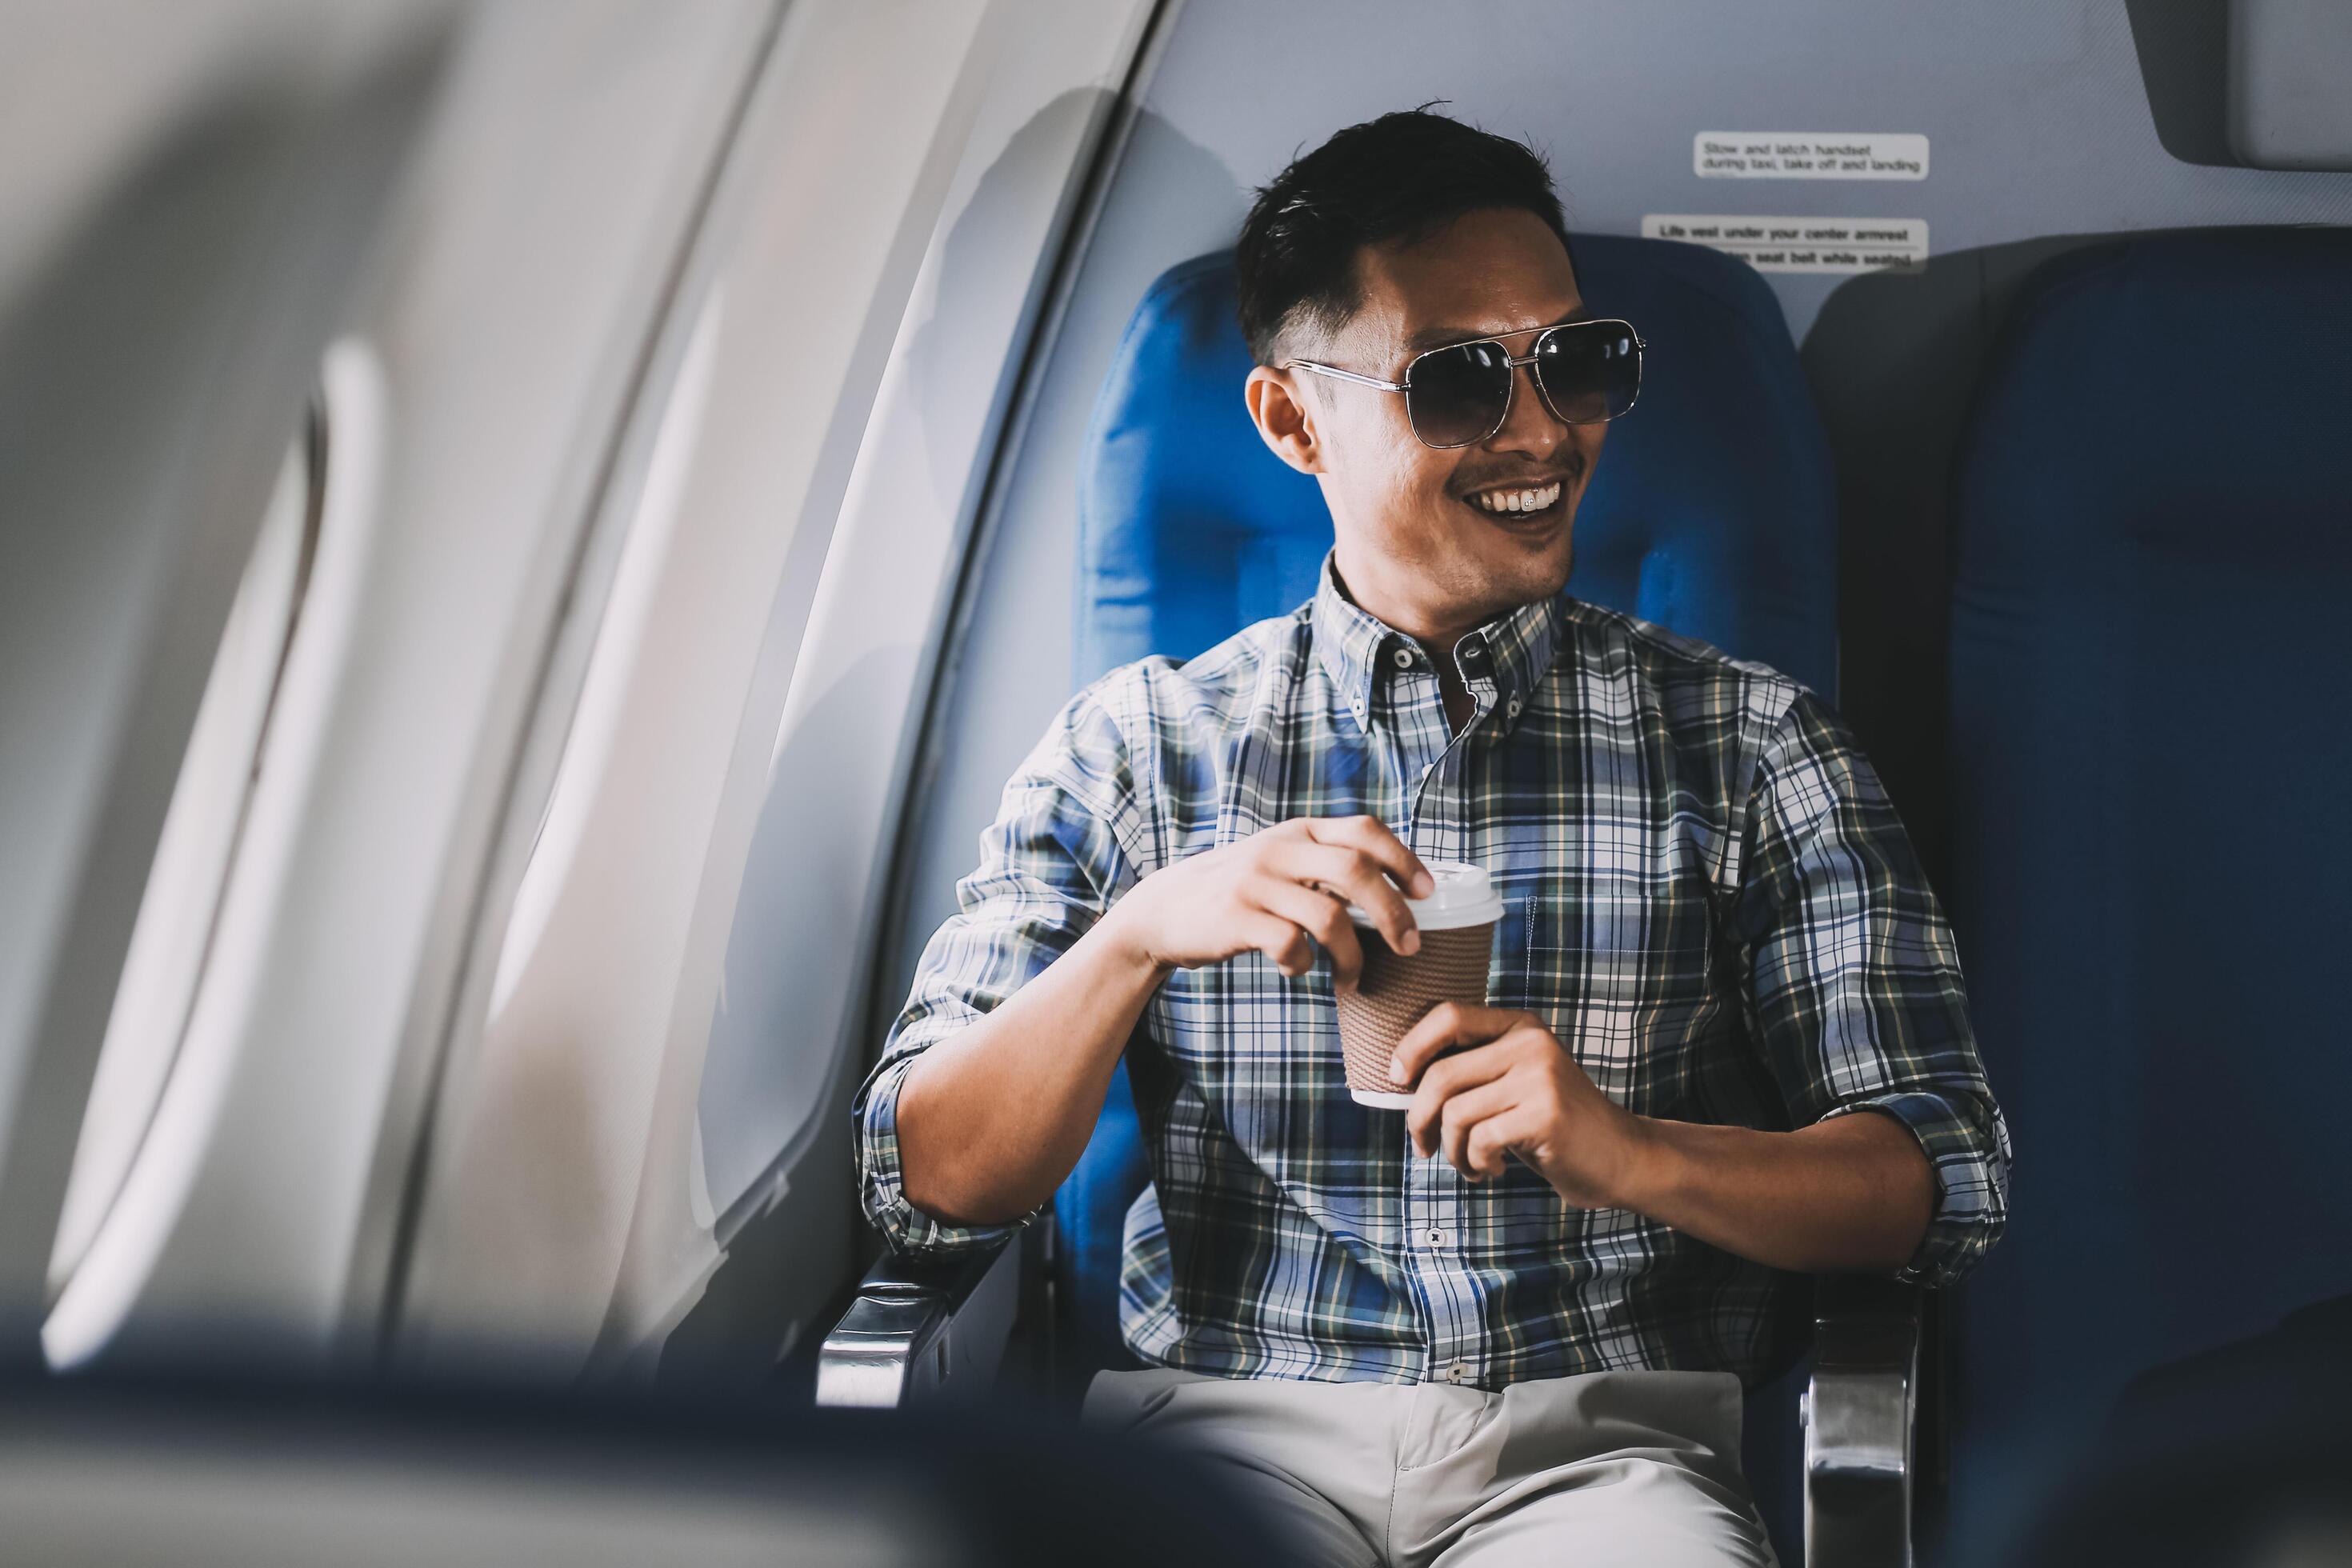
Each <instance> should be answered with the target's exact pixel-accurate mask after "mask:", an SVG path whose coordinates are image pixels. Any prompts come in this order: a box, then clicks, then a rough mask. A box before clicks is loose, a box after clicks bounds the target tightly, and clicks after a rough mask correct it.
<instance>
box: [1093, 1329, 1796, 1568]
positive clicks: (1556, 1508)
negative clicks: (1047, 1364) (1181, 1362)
mask: <svg viewBox="0 0 2352 1568" xmlns="http://www.w3.org/2000/svg"><path fill="white" fill-rule="evenodd" d="M1084 1418H1085V1420H1087V1422H1089V1423H1097V1424H1100V1425H1102V1426H1106V1427H1109V1428H1112V1429H1116V1430H1120V1431H1129V1432H1136V1433H1140V1434H1142V1435H1144V1436H1148V1437H1150V1438H1152V1439H1155V1440H1158V1441H1160V1442H1165V1443H1168V1444H1171V1445H1174V1446H1178V1447H1184V1448H1187V1449H1190V1450H1192V1451H1193V1452H1194V1453H1196V1454H1198V1455H1200V1456H1202V1458H1205V1459H1207V1460H1208V1461H1209V1462H1210V1463H1211V1464H1212V1465H1213V1467H1214V1468H1216V1469H1217V1470H1219V1471H1220V1472H1222V1473H1223V1474H1224V1475H1225V1476H1226V1477H1227V1478H1228V1479H1230V1480H1231V1481H1232V1483H1233V1484H1234V1487H1235V1488H1236V1489H1238V1490H1240V1491H1241V1492H1243V1493H1244V1495H1246V1496H1248V1497H1250V1498H1252V1499H1253V1500H1255V1501H1257V1502H1258V1503H1259V1504H1261V1505H1262V1507H1263V1508H1264V1510H1265V1512H1266V1514H1267V1515H1268V1516H1269V1518H1270V1519H1271V1520H1272V1521H1275V1522H1276V1525H1277V1526H1278V1527H1280V1528H1283V1529H1286V1531H1288V1533H1289V1534H1290V1536H1291V1537H1292V1540H1291V1542H1288V1543H1286V1552H1285V1553H1284V1554H1283V1556H1282V1560H1285V1561H1291V1562H1297V1563H1318V1564H1322V1563H1330V1564H1339V1563H1346V1564H1349V1565H1351V1568H1357V1565H1361V1568H1370V1565H1374V1564H1378V1565H1380V1568H1392V1565H1393V1568H1424V1565H1430V1568H1474V1565H1475V1568H1517V1565H1518V1564H1522V1563H1559V1564H1564V1565H1572V1568H1685V1565H1687V1568H1698V1565H1699V1564H1702V1563H1704V1564H1708V1565H1710V1568H1712V1565H1714V1564H1719V1563H1747V1564H1763V1565H1767V1568H1771V1565H1773V1564H1774V1558H1773V1555H1772V1548H1771V1544H1770V1542H1769V1541H1767V1540H1766V1538H1765V1534H1764V1525H1763V1522H1762V1521H1761V1520H1759V1518H1758V1517H1757V1513H1756V1505H1755V1502H1754V1501H1753V1500H1752V1499H1751V1498H1750V1497H1749V1495H1748V1486H1747V1482H1746V1481H1745V1480H1744V1479H1741V1476H1740V1473H1739V1421H1740V1394H1739V1380H1738V1378H1737V1377H1735V1376H1733V1375H1732V1374H1731V1373H1727V1372H1595V1373H1581V1374H1580V1375H1578V1376H1575V1377H1561V1378H1551V1379H1547V1380H1544V1381H1541V1382H1537V1383H1523V1384H1515V1385H1514V1386H1512V1387H1509V1388H1506V1389H1504V1390H1503V1391H1502V1392H1501V1393H1499V1394H1486V1393H1481V1392H1480V1391H1479V1390H1477V1389H1475V1388H1462V1387H1457V1386H1454V1385H1453V1384H1442V1383H1423V1384H1388V1383H1303V1382H1297V1381H1294V1380H1288V1379H1280V1378H1238V1379H1237V1378H1218V1377H1207V1376H1203V1375H1202V1374H1201V1373H1191V1372H1171V1371H1168V1370H1165V1369H1162V1368H1150V1369H1147V1370H1145V1371H1141V1372H1106V1373H1101V1374H1099V1375H1098V1376H1097V1377H1096V1378H1095V1380H1094V1383H1093V1384H1092V1385H1091V1386H1089V1387H1088V1389H1087V1401H1086V1409H1085V1415H1084Z"/></svg>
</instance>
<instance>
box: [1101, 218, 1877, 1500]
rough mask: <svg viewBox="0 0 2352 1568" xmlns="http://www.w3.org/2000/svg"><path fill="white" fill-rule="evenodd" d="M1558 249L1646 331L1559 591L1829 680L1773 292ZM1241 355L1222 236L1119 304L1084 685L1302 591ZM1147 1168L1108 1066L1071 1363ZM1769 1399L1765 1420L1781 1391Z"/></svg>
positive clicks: (1303, 551) (1188, 650)
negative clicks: (1571, 572)
mask: <svg viewBox="0 0 2352 1568" xmlns="http://www.w3.org/2000/svg"><path fill="white" fill-rule="evenodd" d="M1576 247H1577V260H1578V263H1579V265H1580V269H1581V270H1580V283H1581V286H1582V289H1583V291H1584V296H1585V299H1586V300H1587V302H1588V303H1589V304H1590V305H1591V307H1592V308H1593V309H1594V310H1599V311H1602V312H1605V313H1608V314H1612V315H1620V316H1622V317H1624V318H1625V319H1626V320H1628V321H1632V322H1633V324H1634V325H1635V327H1636V328H1637V329H1638V330H1639V331H1641V333H1642V335H1643V338H1644V339H1646V340H1647V342H1648V343H1649V349H1648V352H1647V355H1646V359H1645V363H1644V380H1643V390H1642V395H1641V401H1640V403H1639V405H1637V406H1636V407H1635V408H1634V410H1633V413H1632V414H1631V415H1629V416H1626V417H1625V418H1624V419H1622V420H1621V421H1619V422H1618V423H1617V424H1615V425H1614V426H1612V427H1611V430H1610V433H1609V437H1608V442H1607V445H1606V446H1605V447H1603V449H1602V452H1601V462H1600V466H1599V468H1598V469H1597V470H1596V471H1595V473H1594V476H1593V479H1592V484H1591V489H1590V491H1589V492H1588V493H1587V495H1586V497H1585V499H1584V500H1583V502H1582V503H1581V505H1580V507H1579V509H1578V511H1577V518H1576V566H1575V576H1574V578H1573V580H1572V581H1571V582H1570V584H1569V591H1570V593H1571V594H1573V595H1577V596H1579V597H1580V598H1584V599H1587V600H1591V601H1592V602H1594V603H1598V604H1602V605H1610V606H1612V607H1614V608H1618V609H1622V610H1626V611H1630V612H1632V613H1633V614H1635V615H1638V616H1643V617H1644V618H1647V619H1650V620H1654V621H1657V622H1659V623H1661V624H1663V625H1665V626H1671V627H1673V628H1674V629H1675V630H1676V631H1680V632H1685V633H1687V634H1689V635H1692V636H1695V637H1704V638H1706V640H1708V641H1710V642H1713V643H1715V644H1717V646H1719V647H1724V648H1726V649H1728V650H1729V651H1731V652H1733V653H1735V654H1738V655H1740V656H1742V657H1745V658H1757V659H1762V660H1764V661H1765V662H1767V663H1769V664H1771V665H1773V666H1775V667H1777V668H1780V669H1781V670H1783V671H1785V672H1787V673H1789V674H1790V675H1793V676H1795V677H1796V678H1797V679H1801V680H1802V681H1804V682H1805V683H1807V684H1808V685H1810V686H1811V687H1813V688H1814V689H1817V690H1820V691H1821V692H1822V693H1823V694H1825V695H1832V696H1833V695H1834V693H1835V682H1836V669H1837V640H1836V624H1837V622H1836V591H1837V583H1836V541H1835V500H1834V485H1833V479H1832V473H1831V468H1830V458H1829V449H1828V445H1827V442H1826V440H1825V439H1824V437H1823V436H1822V429H1821V426H1820V421H1819V417H1818V416H1817V415H1816V413H1815V411H1814V406H1813V402H1812V395H1811V389H1810V388H1809V387H1808V385H1807V384H1806V382H1805V378H1804V374H1803V372H1802V370H1801V368H1800V366H1799V364H1798V361H1797V353H1796V348H1795V345H1794V344H1793V343H1792V342H1791V341H1790V337H1789V331H1788V327H1787V324H1786V321H1785V320H1784V318H1783V317H1782V315H1781V312H1780V306H1779V304H1778V302H1777V301H1776V300H1774V298H1773V296H1772V293H1771V290H1770V289H1769V288H1768V287H1767V286H1766V285H1765V283H1764V282H1763V280H1762V279H1760V278H1759V277H1758V276H1757V274H1756V273H1755V272H1753V271H1752V270H1750V269H1749V268H1748V267H1747V266H1746V265H1745V264H1743V263H1740V262H1736V261H1733V260H1730V259H1729V258H1725V257H1723V256H1720V255H1717V253H1715V252H1713V251H1710V250H1706V249H1703V248H1700V247H1694V246H1683V245H1674V244H1669V243H1666V242H1664V241H1657V240H1643V239H1627V238H1622V237H1607V236H1580V237H1578V239H1577V241H1576ZM1251 363H1252V361H1251V357H1250V353H1249V351H1248V349H1247V347H1246V346H1245V345H1244V342H1243V341H1242V336H1241V331H1240V329H1239V327H1238V326H1237V325H1236V324H1235V321H1234V280H1233V268H1232V258H1231V256H1230V254H1228V253H1220V254H1217V255H1213V256H1206V257H1202V258H1198V259H1196V260H1193V261H1189V262H1186V263H1184V264H1182V265H1181V266H1179V267H1175V268H1171V269H1170V270H1169V271H1168V272H1167V273H1165V274H1164V275H1162V276H1161V277H1160V279H1159V280H1158V281H1157V282H1155V283H1154V284H1153V285H1152V286H1151V288H1150V290H1149V291H1148V292H1147V293H1146V294H1145V296H1144V298H1143V301H1142V303H1141V304H1140V305H1139V306H1138V307H1137V309H1136V312H1135V316H1134V318H1133V320H1132V321H1130V322H1129V326H1128V329H1127V333H1126V336H1125V337H1124V339H1123V340H1122V341H1121V342H1120V344H1119V347H1118V353H1117V355H1116V357H1115V358H1114V359H1113V361H1112V363H1111V367H1110V373H1109V375H1108V379H1107V381H1106V383H1105V384H1104V387H1103V390H1102V394H1101V397H1100V399H1099V401H1098V402H1097V405H1096V408H1095V416H1094V425H1093V429H1092V431H1091V433H1090V436H1089V438H1088V440H1087V447H1086V450H1085V453H1084V456H1083V459H1082V463H1083V467H1082V470H1081V473H1080V476H1079V513H1078V516H1079V541H1078V570H1077V583H1076V650H1077V651H1076V658H1077V670H1076V675H1077V678H1078V679H1080V680H1081V681H1084V680H1087V679H1093V678H1094V677H1095V676H1097V675H1099V674H1101V673H1102V672H1103V671H1105V670H1107V669H1109V668H1113V667H1115V666H1117V665H1119V664H1122V663H1125V662H1127V661H1129V660H1131V659H1136V658H1143V657H1145V656H1147V655H1150V654H1167V655H1169V656H1171V657H1172V658H1190V657H1192V655H1194V654H1197V653H1200V652H1202V650H1204V649H1206V648H1208V647H1211V646H1213V644H1215V643H1217V642H1220V641H1222V640H1223V639H1224V638H1225V637H1229V636H1231V635H1232V634H1233V633H1234V632H1235V631H1238V630H1240V629H1241V628H1242V627H1243V626H1246V625H1248V624H1249V623H1251V622H1253V621H1256V620H1262V619H1264V618H1265V617H1266V616H1277V615H1282V614H1284V613H1286V612H1287V611H1289V610H1291V609H1293V608H1295V607H1296V606H1297V605H1299V604H1301V603H1303V602H1305V601H1306V600H1307V599H1308V598H1310V597H1311V596H1312V595H1313V594H1314V591H1315V584H1316V572H1317V569H1318V567H1319V566H1320V564H1321V563H1322V559H1323V555H1324V552H1326V551H1327V550H1328V549H1329V548H1330V544H1331V519H1330V514H1329V513H1328V511H1327V510H1325V508H1324V505H1323V500H1322V497H1321V494H1320V492H1319V491H1318V489H1317V487H1316V485H1315V483H1314V481H1313V480H1311V479H1307V478H1304V477H1302V476H1300V475H1298V474H1296V473H1294V472H1292V471H1291V470H1290V469H1289V468H1286V467H1285V466H1284V465H1283V464H1282V462H1281V461H1280V460H1279V459H1277V458H1276V457H1275V456H1274V455H1273V454H1272V453H1271V452H1269V451H1267V450H1266V449H1265V445H1264V444H1263V443H1262V442H1261V441H1260V440H1259V438H1258V436H1257V433H1256V431H1255V428H1254V427H1253V426H1251V424H1250V421H1249V416H1248V414H1247V411H1246V410H1245V408H1244V405H1243V403H1242V384H1243V381H1244V378H1245V377H1246V376H1247V374H1249V370H1250V366H1251ZM1148 1179H1149V1173H1148V1171H1147V1170H1146V1168H1145V1163H1144V1156H1143V1152H1142V1149H1141V1147H1140V1144H1139V1141H1138V1134H1137V1131H1136V1121H1135V1110H1134V1107H1133V1102H1132V1100H1130V1098H1129V1092H1128V1088H1127V1079H1126V1069H1125V1068H1124V1067H1123V1066H1122V1067H1121V1068H1120V1069H1119V1076H1118V1078H1117V1079H1114V1081H1113V1082H1112V1085H1111V1090H1110V1098H1109V1101H1108V1105H1107V1106H1106V1108H1105V1111H1104V1116H1103V1120H1102V1121H1101V1123H1100V1125H1099V1126H1098V1127H1097V1129H1096V1132H1095V1136H1094V1140H1093V1142H1091V1143H1090V1144H1089V1145H1088V1146H1087V1152H1086V1154H1085V1155H1084V1156H1083V1157H1082V1159H1081V1160H1080V1162H1079V1164H1078V1167H1077V1169H1076V1172H1075V1173H1073V1174H1072V1175H1071V1177H1070V1179H1069V1181H1068V1182H1067V1183H1066V1184H1065V1185H1064V1187H1063V1188H1062V1190H1061V1192H1060V1194H1058V1195H1057V1196H1056V1199H1055V1215H1056V1217H1057V1220H1058V1228H1059V1236H1060V1253H1059V1257H1058V1260H1057V1264H1056V1271H1057V1275H1058V1289H1059V1300H1060V1301H1061V1302H1062V1303H1063V1320H1064V1321H1063V1329H1064V1332H1063V1335H1062V1341H1061V1342H1062V1344H1063V1346H1064V1347H1065V1351H1066V1358H1065V1362H1064V1365H1065V1367H1066V1369H1067V1370H1068V1371H1069V1372H1070V1373H1072V1374H1073V1375H1074V1377H1075V1376H1083V1375H1085V1374H1087V1373H1091V1372H1092V1371H1093V1370H1095V1369H1097V1368H1099V1367H1103V1366H1119V1365H1129V1364H1132V1363H1131V1361H1130V1360H1129V1357H1128V1356H1127V1353H1126V1352H1125V1351H1124V1350H1123V1349H1122V1348H1121V1347H1120V1345H1119V1342H1118V1311H1117V1309H1118V1263H1119V1250H1120V1249H1119V1242H1120V1235H1121V1228H1122V1226H1123V1223H1124V1221H1125V1217H1126V1214H1127V1210H1128V1207H1129V1205H1130V1204H1131V1203H1132V1202H1133V1200H1134V1199H1135V1197H1136V1196H1137V1194H1139V1193H1140V1192H1141V1191H1142V1188H1143V1186H1144V1184H1145V1183H1146V1182H1147V1181H1148ZM1770 1398H1771V1399H1772V1400H1774V1401H1776V1402H1777V1403H1776V1404H1775V1405H1774V1409H1775V1412H1776V1415H1775V1421H1776V1423H1777V1424H1778V1425H1781V1426H1785V1424H1786V1420H1787V1412H1788V1411H1789V1410H1791V1409H1793V1396H1792V1395H1789V1394H1787V1393H1786V1391H1785V1390H1783V1391H1776V1393H1775V1394H1773V1395H1771V1396H1770ZM1767 1446H1768V1447H1769V1444H1768V1445H1767ZM1757 1465H1758V1468H1759V1469H1760V1470H1763V1471H1766V1472H1769V1473H1768V1474H1759V1476H1758V1477H1757V1484H1758V1489H1759V1493H1764V1492H1766V1491H1768V1490H1769V1491H1771V1492H1772V1493H1773V1494H1774V1495H1773V1496H1772V1497H1771V1498H1769V1499H1768V1500H1767V1501H1768V1510H1767V1511H1768V1517H1772V1516H1774V1515H1778V1516H1780V1518H1779V1519H1778V1520H1776V1523H1782V1522H1785V1520H1786V1516H1787V1508H1788V1503H1787V1489H1786V1488H1787V1482H1788V1480H1789V1479H1790V1477H1792V1476H1793V1474H1794V1471H1793V1469H1792V1468H1790V1467H1789V1465H1788V1464H1787V1460H1786V1453H1785V1446H1784V1447H1782V1448H1781V1449H1780V1450H1777V1451H1775V1452H1773V1453H1771V1454H1768V1455H1764V1456H1761V1457H1759V1459H1758V1461H1757ZM1781 1538H1782V1539H1783V1540H1784V1541H1785V1540H1786V1539H1788V1537H1787V1536H1786V1535H1785V1533H1783V1534H1782V1537H1781Z"/></svg>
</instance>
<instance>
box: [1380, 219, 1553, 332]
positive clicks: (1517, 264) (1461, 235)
mask: <svg viewBox="0 0 2352 1568" xmlns="http://www.w3.org/2000/svg"><path fill="white" fill-rule="evenodd" d="M1356 275H1357V284H1358V289H1359V298H1360V301H1361V303H1360V309H1359V310H1358V312H1357V315H1358V322H1357V324H1358V326H1359V327H1360V329H1361V330H1364V331H1367V332H1368V333H1371V334H1377V335H1378V336H1379V337H1380V338H1381V339H1384V340H1386V341H1387V342H1390V343H1392V344H1394V345H1396V346H1397V347H1400V348H1402V349H1406V350H1410V351H1412V352H1415V353H1418V352H1420V351H1421V350H1423V349H1430V348H1442V347H1444V345H1445V344H1447V343H1453V342H1463V341H1464V340H1465V339H1469V338H1477V337H1488V336H1495V335H1499V334H1502V333H1506V332H1510V331H1520V330H1525V329H1528V328H1532V327H1546V326H1551V325H1554V324H1556V323H1558V322H1560V321H1574V320H1577V319H1579V318H1580V317H1582V316H1585V315H1588V314H1589V313H1590V312H1588V311H1587V310H1585V308H1584V301H1583V299H1582V297H1581V295H1580V293H1579V291H1578V289H1577V286H1576V277H1575V274H1574V272H1573V271H1572V270H1570V266H1569V260H1568V253H1567V251H1566V249H1565V248H1564V247H1562V246H1561V245H1560V243H1559V237H1557V236H1555V235H1554V234H1553V233H1552V232H1551V231H1550V229H1549V228H1548V227H1546V226H1544V225H1543V223H1542V222H1541V221H1540V220H1539V219H1538V218H1537V217H1536V216H1534V215H1533V214H1531V213H1520V212H1508V213H1472V214H1468V215H1466V216H1464V217H1462V218H1460V219H1458V220H1456V221H1455V222H1454V223H1453V224H1451V225H1449V226H1447V227H1446V228H1444V229H1443V230H1440V231H1439V232H1438V233H1436V234H1434V235H1431V236H1429V237H1426V238H1424V239H1422V240H1419V241H1417V242H1414V243H1412V244H1409V245H1387V246H1368V247H1365V248H1364V249H1363V250H1362V251H1361V252H1360V253H1359V254H1358V256H1357V258H1356Z"/></svg>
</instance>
